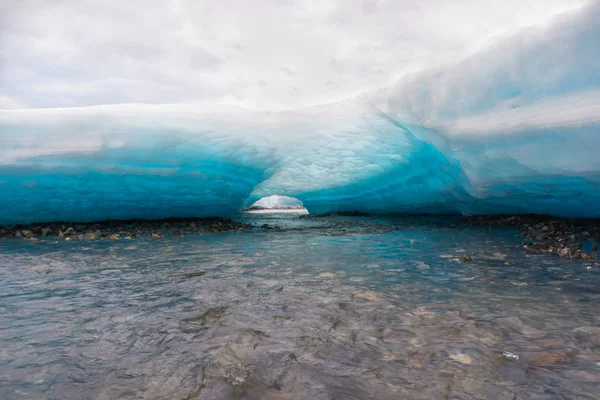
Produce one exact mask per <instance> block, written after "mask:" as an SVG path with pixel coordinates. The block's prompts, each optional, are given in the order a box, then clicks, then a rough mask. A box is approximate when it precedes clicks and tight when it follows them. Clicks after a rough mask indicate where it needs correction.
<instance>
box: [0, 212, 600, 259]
mask: <svg viewBox="0 0 600 400" xmlns="http://www.w3.org/2000/svg"><path fill="white" fill-rule="evenodd" d="M346 215H351V216H363V215H368V214H363V213H358V212H353V213H335V214H331V215H329V216H346ZM305 217H317V216H305ZM321 217H322V216H321ZM452 225H453V226H455V227H457V228H461V227H490V228H491V227H513V228H517V229H519V230H520V232H521V234H522V235H523V244H522V246H523V248H524V249H525V251H526V252H527V253H529V254H550V255H554V256H559V257H567V258H572V259H580V260H598V259H599V257H598V250H599V247H600V246H599V245H600V219H566V218H556V217H552V216H549V215H538V214H520V215H481V216H469V217H462V218H461V219H460V221H459V222H458V225H454V224H452ZM249 228H259V229H265V230H270V229H273V230H281V229H280V228H279V227H273V226H269V225H266V224H265V225H262V226H253V225H250V224H247V223H243V222H238V221H234V220H232V219H230V218H221V217H211V218H169V219H162V220H125V221H121V220H114V221H99V222H88V223H69V222H49V223H36V224H29V225H15V226H11V227H2V226H0V239H1V238H21V239H24V240H29V241H37V240H40V239H45V238H56V239H62V240H122V239H134V238H136V237H152V238H154V239H160V238H163V237H165V236H183V235H185V234H191V233H199V232H224V231H244V230H246V229H249Z"/></svg>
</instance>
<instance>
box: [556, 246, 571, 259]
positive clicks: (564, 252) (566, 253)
mask: <svg viewBox="0 0 600 400" xmlns="http://www.w3.org/2000/svg"><path fill="white" fill-rule="evenodd" d="M558 255H559V256H561V257H569V256H570V255H571V249H569V248H568V247H565V248H563V249H560V250H559V251H558Z"/></svg>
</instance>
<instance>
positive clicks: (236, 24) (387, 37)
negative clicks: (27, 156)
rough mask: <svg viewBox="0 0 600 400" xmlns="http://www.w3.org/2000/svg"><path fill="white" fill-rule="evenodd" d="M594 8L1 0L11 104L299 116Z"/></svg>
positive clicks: (274, 0) (568, 2)
mask: <svg viewBox="0 0 600 400" xmlns="http://www.w3.org/2000/svg"><path fill="white" fill-rule="evenodd" d="M583 3H585V0H504V1H499V0H489V1H487V0H362V1H361V0H302V1H300V0H296V1H293V0H211V1H208V0H0V108H19V107H65V106H69V107H70V106H84V105H96V104H114V103H202V102H218V103H228V104H236V105H240V106H243V107H248V108H253V109H273V110H277V109H290V108H296V107H305V106H310V105H314V104H321V103H326V102H331V101H336V100H341V99H344V98H346V97H349V96H353V95H356V94H359V93H361V92H364V91H366V90H368V89H371V88H376V87H379V86H384V85H387V84H389V83H391V82H393V81H394V80H396V79H398V78H399V77H401V76H402V75H404V74H406V73H408V72H413V71H418V70H422V69H427V68H432V67H436V66H439V65H441V64H446V63H452V62H456V61H459V60H460V59H462V58H464V57H465V56H466V55H468V54H470V53H472V52H473V51H475V50H476V49H477V48H479V47H481V46H485V44H486V43H487V42H489V41H490V40H492V38H496V37H499V36H505V35H508V34H510V33H511V32H514V31H515V30H517V29H518V28H519V27H522V26H527V25H532V24H537V23H541V22H544V21H547V20H548V19H550V18H552V16H553V15H555V14H557V13H561V12H564V11H567V10H569V9H572V8H576V7H579V6H580V5H582V4H583Z"/></svg>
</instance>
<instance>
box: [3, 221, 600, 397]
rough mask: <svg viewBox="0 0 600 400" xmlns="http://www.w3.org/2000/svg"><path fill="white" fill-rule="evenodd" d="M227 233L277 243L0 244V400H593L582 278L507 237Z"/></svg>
mask: <svg viewBox="0 0 600 400" xmlns="http://www.w3.org/2000/svg"><path fill="white" fill-rule="evenodd" d="M242 218H246V219H249V220H251V221H252V222H253V223H256V224H259V225H262V224H263V223H266V224H269V225H279V226H283V229H281V230H266V231H255V232H235V233H210V234H198V235H190V236H186V237H183V238H167V239H163V240H152V239H139V240H131V241H119V242H104V241H103V242H75V243H74V242H55V241H54V240H49V241H47V242H43V241H40V242H38V243H35V244H33V243H24V242H21V241H18V240H13V239H11V240H3V241H0V266H1V270H0V398H2V399H141V398H143V399H231V398H242V399H438V398H439V399H472V398H479V399H598V398H600V268H597V267H596V266H595V265H594V264H593V263H582V262H580V261H571V260H565V259H557V258H551V257H546V256H530V255H527V254H525V253H524V252H523V251H522V249H520V248H519V246H518V244H519V243H520V237H519V235H518V233H517V232H516V231H512V230H494V231H492V232H490V231H489V230H488V229H474V228H473V229H464V230H457V229H452V228H449V227H445V226H444V224H440V223H439V221H434V220H430V221H426V220H419V219H413V220H392V219H375V218H342V217H328V218H315V217H302V218H300V217H298V216H296V215H292V214H280V215H272V214H270V215H268V216H267V215H246V216H244V217H242ZM464 255H470V256H471V258H472V261H471V262H469V263H463V262H460V261H458V260H459V259H461V257H463V256H464ZM590 265H591V266H593V268H592V270H591V271H588V270H587V268H586V267H588V266H590ZM203 272H205V273H204V274H203ZM505 351H508V352H511V353H514V354H516V355H518V356H519V359H518V360H511V359H509V358H507V357H506V356H504V355H503V354H502V353H503V352H505Z"/></svg>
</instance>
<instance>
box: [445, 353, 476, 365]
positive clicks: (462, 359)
mask: <svg viewBox="0 0 600 400" xmlns="http://www.w3.org/2000/svg"><path fill="white" fill-rule="evenodd" d="M448 357H450V359H451V360H454V361H458V362H459V363H461V364H465V365H471V364H472V363H473V360H472V359H471V356H469V355H467V354H464V353H452V354H449V355H448Z"/></svg>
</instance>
